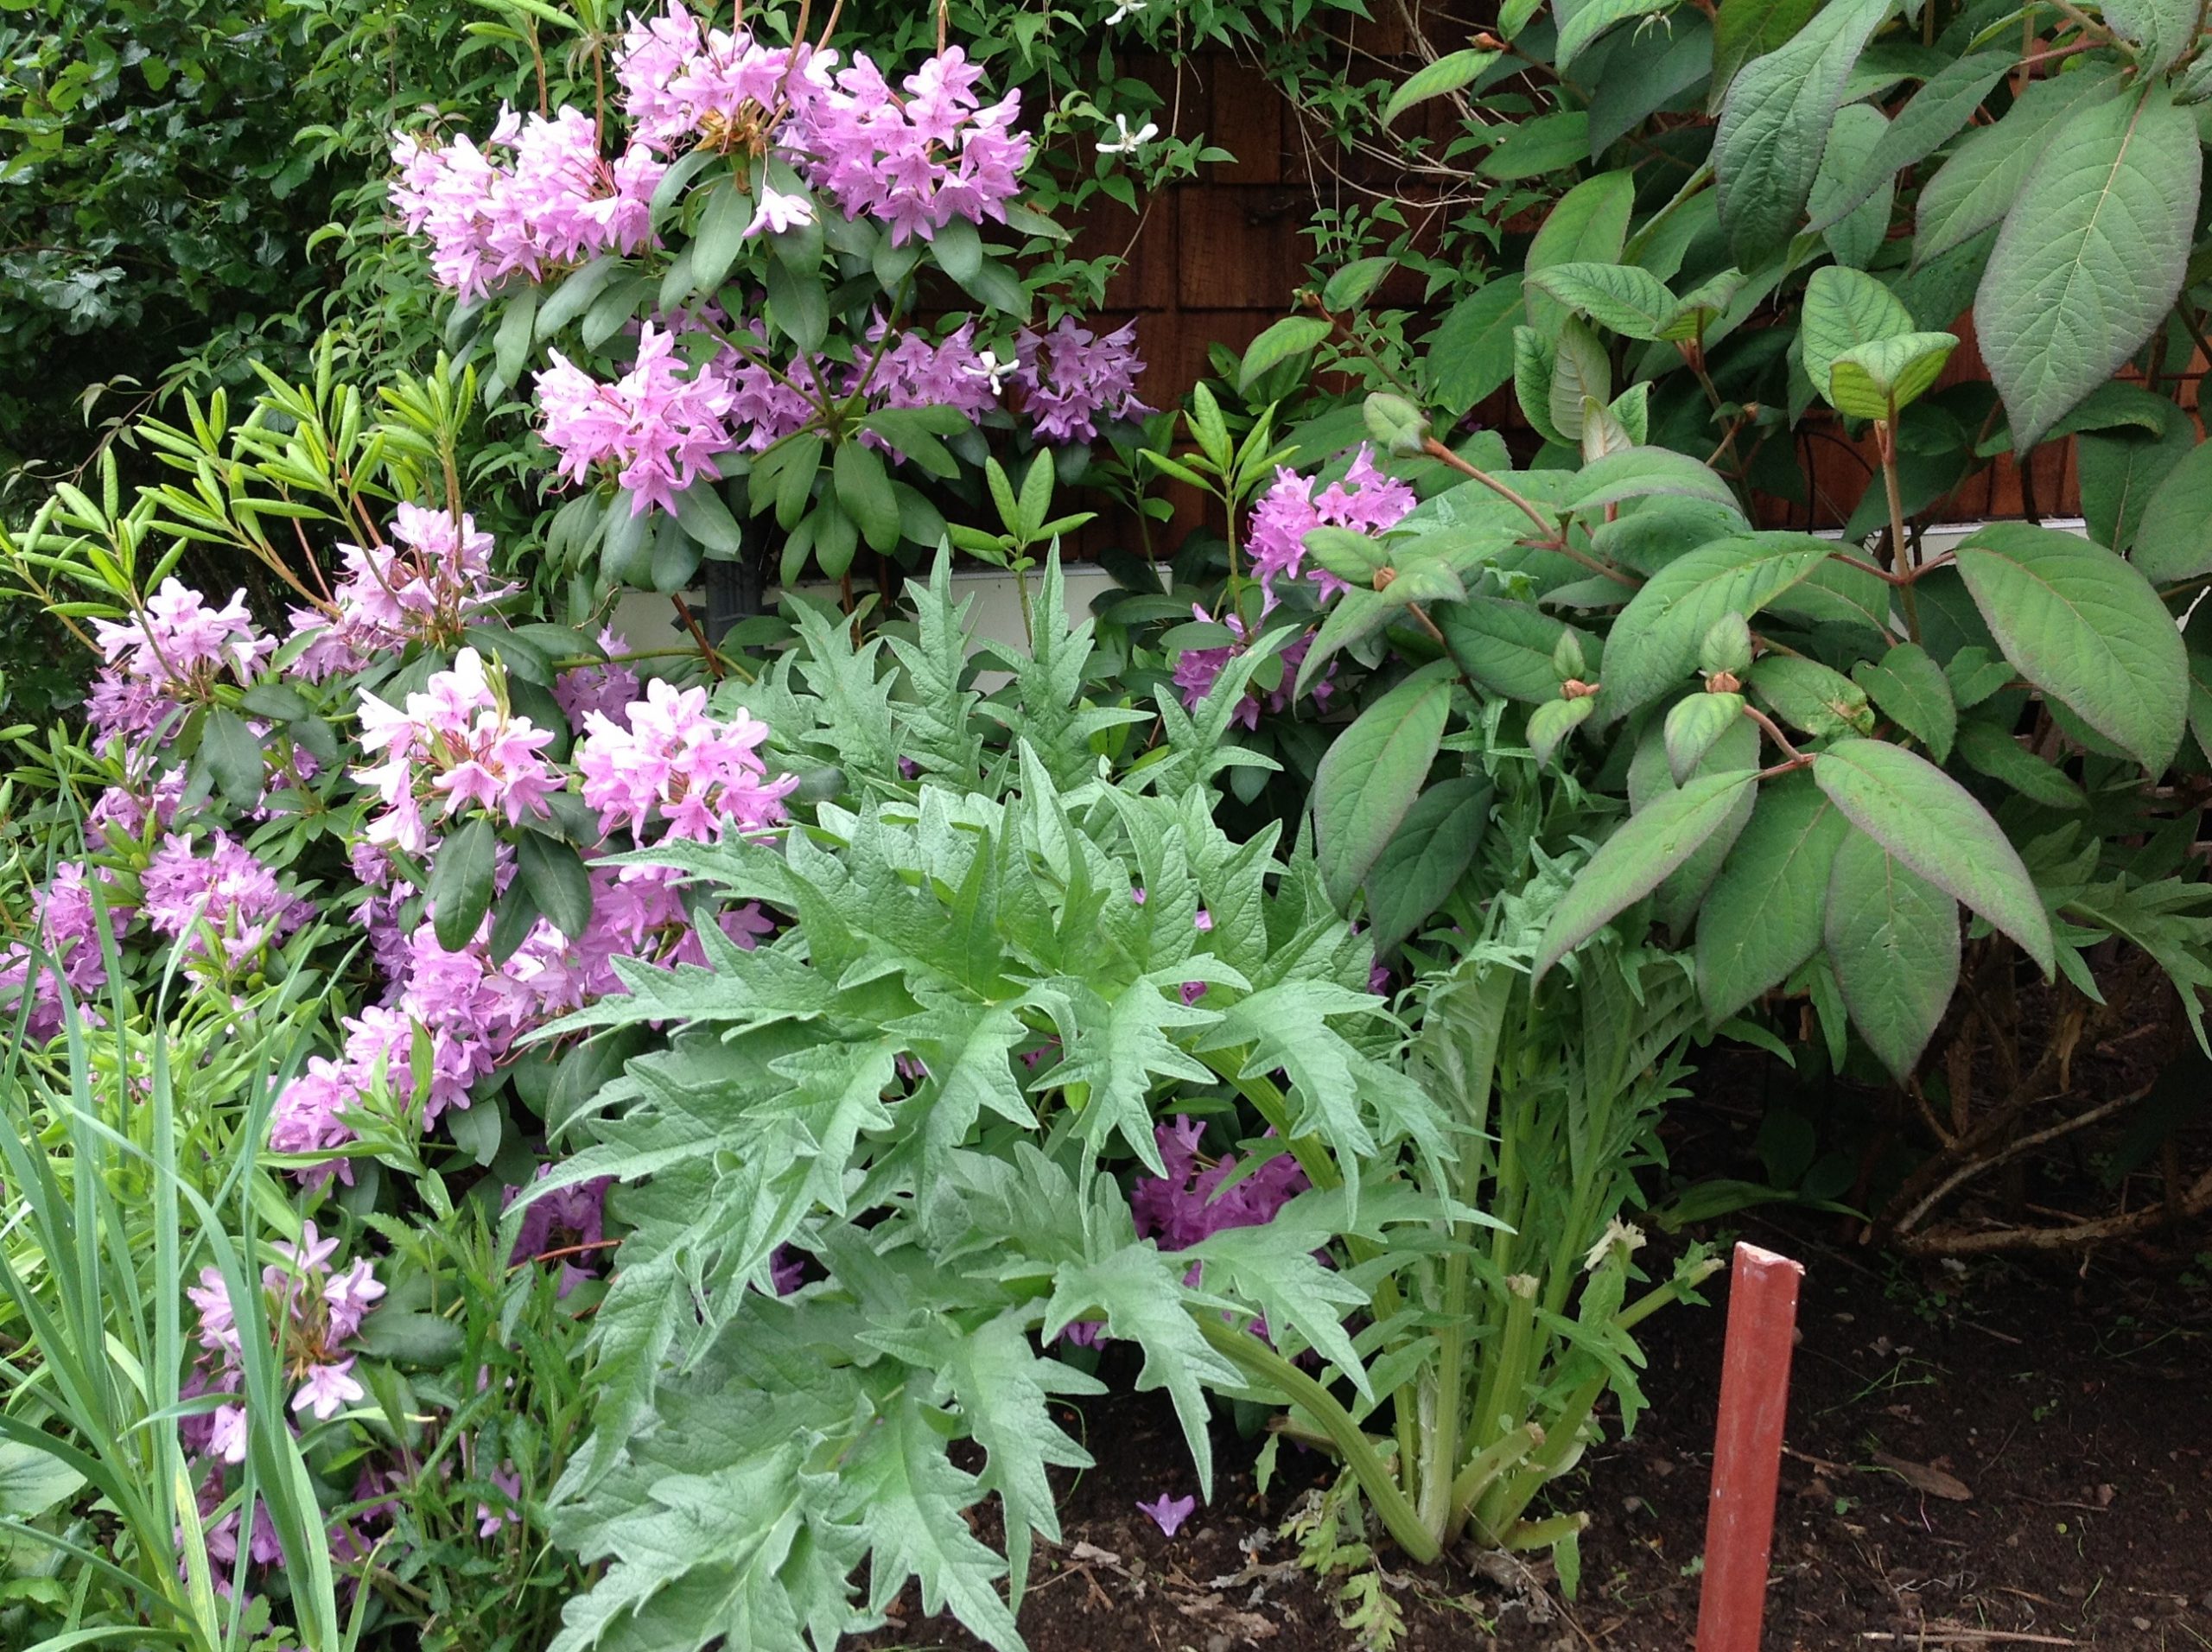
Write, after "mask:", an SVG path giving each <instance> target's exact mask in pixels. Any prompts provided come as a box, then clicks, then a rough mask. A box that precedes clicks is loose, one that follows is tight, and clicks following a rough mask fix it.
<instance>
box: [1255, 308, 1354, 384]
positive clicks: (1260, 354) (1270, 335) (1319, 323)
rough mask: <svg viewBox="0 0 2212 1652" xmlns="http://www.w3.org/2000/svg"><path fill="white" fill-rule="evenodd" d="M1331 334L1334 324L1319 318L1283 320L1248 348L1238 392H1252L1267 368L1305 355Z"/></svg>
mask: <svg viewBox="0 0 2212 1652" xmlns="http://www.w3.org/2000/svg"><path fill="white" fill-rule="evenodd" d="M1332 330H1333V329H1332V323H1330V322H1329V321H1326V320H1325V319H1324V318H1323V317H1321V316H1319V315H1286V316H1284V317H1283V318H1282V320H1281V321H1277V322H1276V323H1275V324H1274V326H1272V327H1268V329H1267V331H1266V332H1264V333H1262V334H1260V336H1259V337H1258V338H1256V339H1255V340H1252V342H1251V344H1250V345H1249V346H1248V347H1247V348H1246V350H1245V352H1244V360H1243V365H1240V366H1239V367H1238V368H1237V370H1236V388H1237V389H1238V390H1240V391H1244V390H1249V389H1251V388H1252V386H1253V384H1255V382H1256V381H1257V380H1258V379H1259V378H1260V376H1261V375H1262V373H1264V372H1267V371H1268V368H1270V367H1273V366H1275V365H1278V364H1280V363H1282V362H1286V361H1288V360H1289V359H1291V358H1292V357H1294V356H1302V355H1304V354H1305V353H1306V352H1307V351H1308V350H1311V349H1313V347H1314V346H1317V345H1319V343H1320V342H1321V341H1322V340H1324V339H1325V338H1327V337H1328V336H1329V334H1330V333H1331V332H1332Z"/></svg>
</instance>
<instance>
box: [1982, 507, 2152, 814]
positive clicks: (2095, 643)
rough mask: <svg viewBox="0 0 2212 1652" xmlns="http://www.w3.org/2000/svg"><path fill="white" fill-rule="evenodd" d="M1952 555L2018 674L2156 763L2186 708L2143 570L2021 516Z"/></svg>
mask: <svg viewBox="0 0 2212 1652" xmlns="http://www.w3.org/2000/svg"><path fill="white" fill-rule="evenodd" d="M1958 561H1959V573H1960V575H1961V577H1962V578H1963V579H1964V580H1965V581H1966V584H1967V590H1969V591H1970V592H1972V593H1973V594H1974V605H1975V607H1978V608H1980V610H1981V615H1982V618H1983V619H1985V620H1986V621H1987V622H1988V625H1989V629H1990V632H1991V634H1992V635H1993V636H1994V637H1995V638H1996V639H1997V642H1998V645H1999V647H2000V648H2002V649H2003V650H2004V651H2005V658H2007V659H2009V660H2011V661H2012V664H2014V665H2016V666H2018V668H2019V670H2020V674H2021V675H2022V676H2023V677H2026V678H2027V679H2028V681H2029V682H2031V683H2034V684H2035V685H2036V686H2037V688H2039V689H2043V690H2044V692H2045V693H2048V694H2050V695H2052V696H2055V697H2056V698H2057V699H2059V700H2062V701H2063V702H2065V703H2066V705H2067V707H2068V708H2069V709H2071V710H2072V711H2073V712H2074V713H2075V715H2077V716H2078V717H2080V718H2081V719H2082V721H2084V722H2086V723H2088V725H2089V727H2090V728H2094V729H2095V730H2096V731H2097V732H2098V733H2099V734H2102V735H2104V736H2105V737H2106V738H2107V739H2108V740H2113V742H2114V743H2116V744H2117V745H2119V746H2120V747H2124V748H2126V750H2127V751H2128V752H2129V753H2132V754H2133V756H2134V758H2135V759H2136V760H2137V761H2138V762H2139V763H2141V764H2142V765H2143V766H2144V767H2145V768H2146V769H2149V770H2150V771H2151V772H2152V773H2153V774H2157V773H2160V772H2164V769H2165V766H2166V765H2167V764H2169V763H2171V762H2172V761H2173V756H2174V753H2175V751H2176V750H2177V748H2178V747H2180V745H2181V737H2182V732H2183V725H2184V724H2185V723H2186V721H2187V720H2188V715H2189V658H2188V651H2187V649H2186V648H2185V647H2184V646H2183V643H2182V639H2181V633H2180V631H2179V630H2178V629H2177V627H2176V626H2175V625H2174V622H2173V617H2172V615H2171V614H2169V613H2167V612H2166V606H2165V604H2164V603H2163V602H2161V601H2160V600H2158V593H2157V592H2155V591H2153V590H2152V588H2151V586H2150V584H2149V582H2148V581H2145V579H2144V577H2143V575H2141V574H2140V573H2139V572H2138V571H2137V570H2136V569H2134V568H2133V567H2131V566H2130V565H2129V564H2128V563H2127V562H2126V561H2125V560H2124V559H2123V558H2121V557H2119V556H2114V555H2113V553H2112V552H2111V551H2108V550H2105V549H2104V547H2102V546H2101V545H2094V544H2092V543H2089V542H2088V540H2086V539H2082V538H2078V537H2075V536H2074V535H2072V534H2069V533H2060V532H2058V531H2056V530H2054V529H2050V528H2038V527H2035V526H2033V525H2031V524H2027V523H2024V522H2006V523H1998V524H1992V525H1991V526H1989V527H1986V528H1984V529H1982V530H1981V531H1979V532H1977V533H1976V534H1975V535H1974V537H1972V538H1970V539H1968V540H1967V542H1966V543H1964V544H1962V545H1961V546H1960V547H1959V550H1958Z"/></svg>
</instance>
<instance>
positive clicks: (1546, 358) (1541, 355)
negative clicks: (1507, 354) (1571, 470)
mask: <svg viewBox="0 0 2212 1652" xmlns="http://www.w3.org/2000/svg"><path fill="white" fill-rule="evenodd" d="M1561 325H1565V323H1561ZM1557 356H1558V352H1557V350H1556V349H1555V348H1554V346H1553V344H1552V341H1551V340H1549V339H1548V338H1546V337H1545V336H1544V335H1543V334H1541V333H1539V332H1538V331H1537V330H1536V329H1535V327H1515V328H1514V329H1513V399H1514V400H1515V401H1516V402H1518V403H1521V412H1522V416H1523V417H1525V418H1526V419H1527V420H1528V421H1529V426H1530V428H1531V429H1534V430H1535V433H1536V434H1537V435H1540V436H1541V437H1542V438H1543V439H1544V440H1545V441H1546V442H1560V443H1563V442H1566V440H1567V438H1566V437H1565V436H1564V435H1560V430H1559V427H1558V426H1556V425H1554V423H1552V370H1553V368H1554V365H1556V364H1557ZM1576 405H1577V406H1578V407H1580V403H1579V402H1578V403H1576Z"/></svg>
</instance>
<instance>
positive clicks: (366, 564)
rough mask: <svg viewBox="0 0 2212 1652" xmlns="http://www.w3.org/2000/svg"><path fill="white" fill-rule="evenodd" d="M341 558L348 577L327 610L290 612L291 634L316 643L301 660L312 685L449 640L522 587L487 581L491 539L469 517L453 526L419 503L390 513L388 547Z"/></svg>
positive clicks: (352, 549)
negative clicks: (383, 654) (392, 652)
mask: <svg viewBox="0 0 2212 1652" xmlns="http://www.w3.org/2000/svg"><path fill="white" fill-rule="evenodd" d="M338 554H339V557H340V562H341V564H342V566H343V567H344V569H345V570H346V574H345V577H344V578H343V579H341V580H340V581H338V582H337V584H336V585H335V586H334V588H332V590H331V594H330V597H331V600H330V612H327V613H326V612H324V611H323V610H321V609H320V608H295V609H293V610H292V634H293V636H294V637H296V638H297V637H301V636H312V637H313V639H314V640H312V641H311V642H310V643H309V644H308V646H307V648H306V650H305V651H303V652H302V654H301V655H300V657H299V661H298V667H299V670H300V673H301V675H302V676H303V677H308V679H309V680H310V681H314V682H321V681H322V680H323V679H324V678H326V677H331V676H333V675H334V674H335V673H337V672H340V671H354V670H359V669H360V668H361V667H362V666H363V665H365V664H367V663H368V662H369V661H370V660H371V659H372V658H374V657H375V656H376V655H377V654H378V652H379V651H383V650H386V649H393V648H399V647H402V646H404V645H406V644H407V643H409V642H413V641H421V642H451V641H453V640H454V639H456V638H458V637H459V636H460V635H461V631H462V629H463V628H464V627H465V626H467V625H468V624H469V623H470V621H472V620H473V619H478V618H480V616H482V615H484V614H486V613H489V612H490V611H491V610H492V609H493V608H494V607H497V606H498V605H499V603H501V602H503V601H505V600H506V599H507V598H508V597H511V596H512V595H513V594H515V592H516V591H517V590H518V589H519V587H518V586H516V585H513V584H511V583H505V582H502V581H498V580H495V579H493V577H492V536H491V535H490V534H488V533H480V532H478V531H477V529H476V519H475V518H474V517H471V516H467V515H463V516H462V517H461V518H460V519H459V520H458V521H455V520H454V516H453V513H452V512H451V511H432V510H426V509H425V508H424V507H423V506H422V505H410V504H406V503H402V504H401V505H398V506H397V507H396V508H395V510H394V511H393V512H392V524H391V543H389V544H380V545H372V546H368V547H363V546H360V545H351V544H347V545H340V546H339V547H338Z"/></svg>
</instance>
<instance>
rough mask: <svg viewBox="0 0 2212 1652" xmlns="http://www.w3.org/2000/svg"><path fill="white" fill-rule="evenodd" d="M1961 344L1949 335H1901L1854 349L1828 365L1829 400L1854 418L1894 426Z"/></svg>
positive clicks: (1838, 409) (1924, 391)
mask: <svg viewBox="0 0 2212 1652" xmlns="http://www.w3.org/2000/svg"><path fill="white" fill-rule="evenodd" d="M1958 347H1959V341H1958V340H1957V339H1956V338H1955V337H1953V336H1952V335H1951V334H1948V333H1904V334H1898V335H1897V337H1896V338H1892V339H1877V340H1874V341H1873V342H1872V344H1860V345H1854V346H1852V347H1851V348H1850V349H1848V350H1846V351H1844V352H1843V353H1841V354H1840V355H1838V356H1837V357H1836V358H1835V359H1834V361H1832V362H1830V363H1829V364H1828V384H1827V398H1828V402H1829V404H1830V405H1832V406H1833V407H1834V409H1835V410H1836V411H1838V412H1839V413H1845V414H1848V415H1849V416H1851V417H1853V418H1854V419H1889V420H1892V421H1894V420H1895V419H1896V417H1897V411H1898V410H1899V409H1901V408H1904V407H1905V406H1908V405H1910V403H1913V402H1916V401H1917V400H1919V399H1920V397H1922V396H1923V395H1925V394H1926V393H1927V391H1929V388H1930V387H1932V386H1933V385H1934V384H1935V383H1936V378H1938V377H1939V376H1940V375H1941V374H1942V371H1943V364H1944V363H1945V362H1947V361H1948V360H1949V359H1951V352H1952V351H1954V350H1955V349H1957V348H1958Z"/></svg>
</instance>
